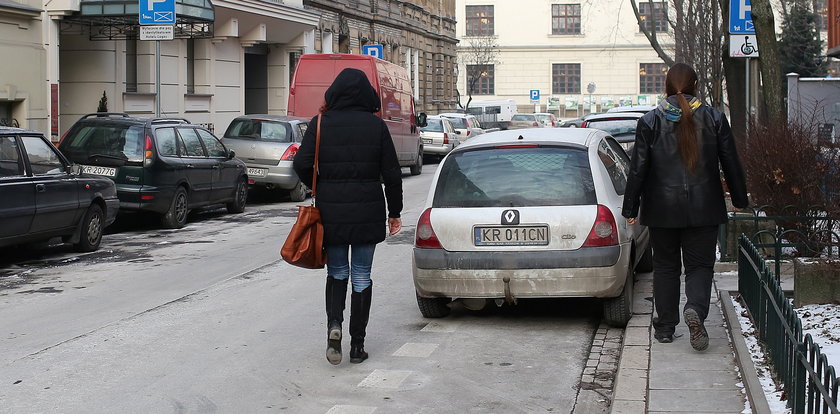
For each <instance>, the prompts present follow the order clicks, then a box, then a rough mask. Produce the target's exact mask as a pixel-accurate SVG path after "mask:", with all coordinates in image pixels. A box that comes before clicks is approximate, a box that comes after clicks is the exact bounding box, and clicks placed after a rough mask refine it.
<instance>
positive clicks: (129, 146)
mask: <svg viewBox="0 0 840 414" xmlns="http://www.w3.org/2000/svg"><path fill="white" fill-rule="evenodd" d="M143 129H144V127H143V125H126V124H103V123H97V124H89V125H82V126H81V127H80V128H78V129H75V130H73V131H71V133H70V134H68V135H67V137H65V138H64V141H63V142H62V143H61V151H62V152H63V153H64V154H65V155H67V156H68V158H70V159H71V160H73V161H75V162H87V161H89V159H90V158H94V157H99V158H112V159H117V160H125V161H143V145H144V144H145V139H144V136H143Z"/></svg>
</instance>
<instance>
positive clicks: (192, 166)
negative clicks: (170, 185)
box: [187, 164, 195, 168]
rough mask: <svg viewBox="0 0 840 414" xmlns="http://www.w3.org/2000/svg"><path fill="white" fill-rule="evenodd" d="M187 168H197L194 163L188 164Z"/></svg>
mask: <svg viewBox="0 0 840 414" xmlns="http://www.w3.org/2000/svg"><path fill="white" fill-rule="evenodd" d="M187 168H195V166H194V165H192V164H187Z"/></svg>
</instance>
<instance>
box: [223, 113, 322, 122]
mask: <svg viewBox="0 0 840 414" xmlns="http://www.w3.org/2000/svg"><path fill="white" fill-rule="evenodd" d="M236 119H259V120H271V121H287V122H290V121H299V122H309V121H310V119H309V118H306V117H302V116H288V115H273V114H248V115H241V116H237V117H236V118H235V120H236Z"/></svg>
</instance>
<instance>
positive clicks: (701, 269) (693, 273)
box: [650, 226, 718, 334]
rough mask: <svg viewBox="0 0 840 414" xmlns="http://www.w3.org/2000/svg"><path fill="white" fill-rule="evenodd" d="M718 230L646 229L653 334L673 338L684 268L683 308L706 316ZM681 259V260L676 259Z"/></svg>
mask: <svg viewBox="0 0 840 414" xmlns="http://www.w3.org/2000/svg"><path fill="white" fill-rule="evenodd" d="M717 234H718V226H704V227H688V228H679V229H672V228H663V227H650V235H651V244H652V246H653V303H654V305H655V307H656V313H657V315H659V318H658V319H656V320H654V324H653V327H654V329H655V330H656V332H657V333H661V334H673V333H674V329H675V328H676V326H677V324H678V323H679V322H680V313H679V311H680V310H679V306H680V274H681V273H682V267H683V265H685V296H686V299H687V302H686V304H685V308H686V309H688V308H692V309H694V310H696V311H697V314H698V315H699V316H700V319H701V320H706V316H708V315H709V301H710V300H711V294H712V278H713V276H714V267H715V246H716V244H717ZM680 256H682V257H680Z"/></svg>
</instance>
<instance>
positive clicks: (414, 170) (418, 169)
mask: <svg viewBox="0 0 840 414" xmlns="http://www.w3.org/2000/svg"><path fill="white" fill-rule="evenodd" d="M409 170H411V175H420V174H421V173H422V172H423V151H422V150H420V151H417V160H416V161H415V163H414V165H412V166H411V167H409Z"/></svg>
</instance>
